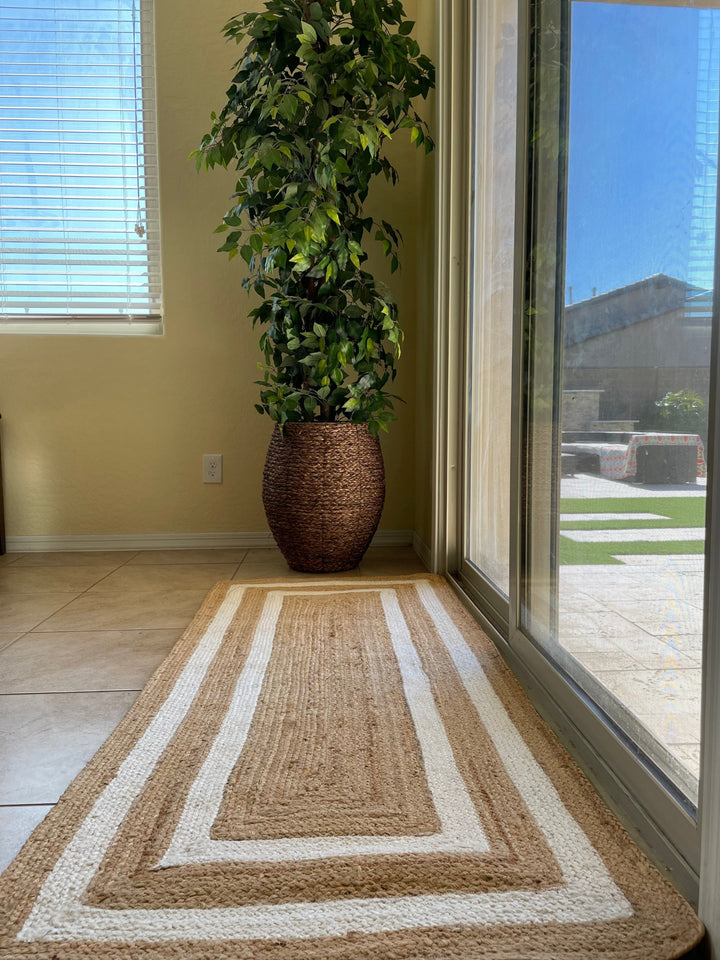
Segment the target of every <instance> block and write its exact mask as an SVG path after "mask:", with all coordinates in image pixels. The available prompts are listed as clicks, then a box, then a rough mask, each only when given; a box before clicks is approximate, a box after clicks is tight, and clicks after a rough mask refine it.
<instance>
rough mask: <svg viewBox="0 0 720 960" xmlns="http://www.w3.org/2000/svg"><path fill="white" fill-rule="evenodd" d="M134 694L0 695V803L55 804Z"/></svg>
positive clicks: (130, 703)
mask: <svg viewBox="0 0 720 960" xmlns="http://www.w3.org/2000/svg"><path fill="white" fill-rule="evenodd" d="M136 697H137V694H136V693H128V692H123V693H73V694H65V693H48V694H28V695H22V694H21V695H19V696H14V695H5V696H0V770H2V778H0V804H8V803H13V804H15V803H19V804H27V803H44V804H47V803H55V802H56V801H57V800H58V798H59V797H60V795H61V794H62V792H63V791H64V790H65V788H66V787H67V785H68V784H69V783H70V781H71V780H72V779H73V778H74V777H75V776H76V775H77V774H78V773H79V772H80V770H82V768H83V767H84V766H85V764H86V763H87V762H88V761H89V760H90V759H91V758H92V756H93V754H94V753H95V751H96V750H97V749H98V747H99V746H100V745H101V744H102V743H103V742H104V741H105V740H106V739H107V738H108V736H109V735H110V734H111V733H112V731H113V730H114V729H115V727H116V726H117V724H118V723H119V722H120V720H121V719H122V718H123V717H124V715H125V714H126V713H127V711H128V709H129V708H130V706H131V705H132V703H133V701H134V700H135V698H136Z"/></svg>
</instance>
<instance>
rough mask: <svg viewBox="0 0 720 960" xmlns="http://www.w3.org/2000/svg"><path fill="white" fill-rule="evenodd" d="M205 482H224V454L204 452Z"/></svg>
mask: <svg viewBox="0 0 720 960" xmlns="http://www.w3.org/2000/svg"><path fill="white" fill-rule="evenodd" d="M203 483H222V454H221V453H204V454H203Z"/></svg>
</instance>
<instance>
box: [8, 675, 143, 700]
mask: <svg viewBox="0 0 720 960" xmlns="http://www.w3.org/2000/svg"><path fill="white" fill-rule="evenodd" d="M149 679H150V678H149V677H148V680H149ZM141 692H142V687H117V688H114V689H112V690H85V689H83V690H7V691H0V697H49V696H53V697H62V696H71V695H73V696H74V695H75V694H78V693H98V694H102V693H141Z"/></svg>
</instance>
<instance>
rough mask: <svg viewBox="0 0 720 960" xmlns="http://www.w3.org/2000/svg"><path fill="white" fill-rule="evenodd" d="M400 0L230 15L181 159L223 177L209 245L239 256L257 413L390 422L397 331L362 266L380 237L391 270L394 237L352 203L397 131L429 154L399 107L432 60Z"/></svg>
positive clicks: (318, 2) (383, 165) (279, 1)
mask: <svg viewBox="0 0 720 960" xmlns="http://www.w3.org/2000/svg"><path fill="white" fill-rule="evenodd" d="M413 26H414V24H413V22H412V21H411V20H408V19H407V17H406V15H405V11H404V10H403V7H402V4H401V2H400V0H314V2H309V0H266V2H265V3H264V6H263V9H262V10H259V11H257V12H252V13H245V14H242V15H240V16H238V17H235V18H233V19H232V20H230V21H229V23H228V24H227V25H226V26H225V30H224V32H225V35H226V36H227V37H228V38H229V39H231V40H234V41H235V42H237V43H238V44H240V45H242V46H243V52H242V56H241V57H240V59H239V60H238V61H237V63H236V65H235V75H234V77H233V80H232V84H231V85H230V87H229V89H228V91H227V94H226V98H227V100H226V103H225V105H224V106H223V108H222V109H221V110H220V112H219V113H217V114H215V113H213V114H212V115H211V119H212V129H211V131H210V132H209V133H208V134H206V135H205V136H204V137H203V139H202V142H201V145H200V147H199V149H198V150H197V151H195V154H194V155H195V156H196V159H197V165H198V169H199V168H201V167H202V166H203V165H204V166H205V167H208V168H211V167H215V166H222V167H231V168H234V169H235V170H236V171H237V184H236V192H235V194H234V195H233V197H232V206H231V207H230V209H229V210H228V211H227V212H226V214H225V216H224V217H223V222H222V224H221V225H220V226H219V227H218V232H224V233H225V234H226V236H225V242H224V243H223V245H222V247H221V248H220V250H221V251H225V252H227V253H228V255H229V256H230V257H231V258H233V257H235V256H237V255H238V254H239V255H240V257H241V258H242V259H243V260H244V261H245V264H246V266H247V275H246V276H245V278H244V280H243V286H245V287H246V289H248V290H251V291H254V292H255V293H256V294H257V295H258V296H259V297H260V302H259V304H258V305H257V306H256V307H254V309H252V310H251V311H250V317H251V318H252V320H253V323H254V324H258V325H259V326H260V327H261V328H262V333H261V336H260V346H261V349H262V351H263V354H264V358H265V362H264V364H263V365H262V367H263V369H264V376H263V379H262V380H261V381H259V382H260V386H261V391H260V403H259V404H257V405H256V406H257V409H258V410H259V411H260V412H261V413H262V412H265V413H268V414H269V415H270V417H271V418H272V419H273V420H275V421H277V422H278V423H280V424H281V425H282V424H284V423H286V422H288V421H302V420H305V421H312V420H321V421H336V420H348V421H351V422H353V423H363V422H366V423H367V424H368V426H369V428H370V430H371V432H372V433H373V434H376V433H377V432H378V430H379V429H387V422H388V421H389V420H391V419H394V413H393V409H392V408H393V395H392V394H390V393H388V392H387V390H386V387H387V385H388V384H389V383H390V382H391V381H392V380H393V378H394V377H395V360H396V358H397V357H398V356H399V355H400V350H401V343H402V332H401V330H400V326H399V323H398V309H397V304H396V303H395V301H394V299H393V298H392V295H391V294H390V292H389V290H388V289H387V288H386V287H385V285H384V284H382V283H381V282H380V281H379V280H377V279H375V277H373V276H372V274H371V273H369V272H368V270H367V269H366V267H365V261H366V259H367V250H368V242H378V243H379V244H381V246H382V249H383V252H384V253H385V255H386V256H387V257H388V258H389V260H390V266H391V270H392V272H394V271H395V270H396V269H397V268H398V265H399V261H398V245H399V243H400V236H399V233H398V231H397V230H396V229H395V228H394V227H393V226H392V224H390V223H388V222H387V221H385V220H380V221H375V220H374V219H373V218H372V217H371V216H368V215H366V213H365V212H364V204H365V200H366V199H367V196H368V191H369V188H370V184H371V182H372V180H373V179H374V178H375V177H376V176H378V175H380V174H382V175H383V176H385V177H386V178H388V179H389V180H391V181H392V182H393V183H395V182H396V180H397V173H396V170H395V169H394V167H393V165H392V164H391V162H390V160H389V159H388V158H387V156H386V155H385V150H384V148H385V145H386V143H387V141H388V140H389V139H390V138H391V137H392V136H393V135H394V134H395V133H396V132H397V131H399V130H405V129H407V131H408V133H409V136H410V138H411V140H412V141H413V142H414V143H416V144H417V145H418V146H424V148H425V150H426V152H429V151H430V150H432V147H433V142H432V139H431V138H430V136H429V133H428V129H427V126H426V124H425V122H424V121H423V120H422V118H421V117H420V116H419V115H418V113H417V112H416V109H415V106H414V101H415V99H416V98H417V97H422V98H425V97H427V95H428V92H429V91H430V90H431V89H432V87H433V86H434V69H433V66H432V63H431V62H430V60H429V59H428V58H427V57H426V56H424V55H423V54H422V53H421V52H420V49H419V46H418V44H417V42H416V41H415V40H414V39H413V38H412V36H411V33H412V29H413Z"/></svg>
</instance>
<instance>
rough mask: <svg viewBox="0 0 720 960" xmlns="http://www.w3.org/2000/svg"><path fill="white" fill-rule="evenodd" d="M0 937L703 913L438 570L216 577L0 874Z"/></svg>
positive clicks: (63, 949) (598, 934) (125, 954)
mask: <svg viewBox="0 0 720 960" xmlns="http://www.w3.org/2000/svg"><path fill="white" fill-rule="evenodd" d="M0 927H2V930H3V933H2V937H1V938H0V957H2V958H3V960H16V958H33V960H35V958H45V960H76V958H83V960H85V958H93V960H95V958H97V960H104V958H107V960H119V958H127V960H136V958H158V960H165V958H167V960H175V958H177V960H180V958H182V960H225V958H233V960H234V958H248V960H250V958H263V960H323V958H328V960H329V958H334V960H360V958H372V960H430V958H433V960H488V958H493V960H495V958H505V960H524V958H533V960H539V958H546V960H558V958H570V957H572V958H576V960H577V958H595V957H597V958H604V960H608V958H616V960H635V958H638V960H670V958H677V957H680V956H682V955H683V954H684V952H685V951H687V950H688V949H689V948H691V947H692V946H693V945H694V944H696V943H697V942H698V940H699V939H700V937H701V935H702V929H701V927H700V924H699V923H698V920H697V918H696V917H695V916H694V914H693V913H692V911H691V910H690V908H689V907H688V906H687V904H686V903H685V902H684V901H683V900H682V899H681V898H680V897H679V896H678V895H677V894H676V893H674V891H673V890H672V889H671V888H670V887H669V886H668V885H667V884H666V883H665V882H664V880H663V879H662V878H661V877H660V875H659V874H658V873H657V872H656V870H655V869H654V868H653V867H652V866H651V865H650V864H649V862H648V861H647V860H646V859H645V858H644V856H643V855H642V854H641V853H640V852H639V851H638V849H637V848H636V847H635V846H634V845H633V844H632V843H631V841H630V840H629V839H628V837H627V835H626V834H625V832H624V831H623V829H622V828H621V827H620V826H619V824H618V823H617V822H616V821H615V820H614V819H613V817H612V816H611V815H610V814H609V813H608V811H607V809H606V808H605V807H604V806H603V804H602V803H601V802H600V800H599V799H598V797H597V796H596V794H595V793H594V791H593V790H592V788H591V787H590V786H589V784H588V783H587V781H586V780H585V779H584V778H583V777H582V775H581V774H580V773H579V771H578V769H577V768H576V766H575V765H574V763H573V762H572V761H571V760H570V758H569V757H568V755H567V754H566V753H565V751H564V750H563V749H562V747H561V746H560V745H559V744H558V742H557V741H556V739H555V738H554V736H553V735H552V734H551V732H550V731H549V730H548V728H547V727H546V726H545V725H544V724H543V722H542V721H541V720H540V718H539V717H538V715H537V714H536V713H535V712H534V710H533V709H532V707H531V706H530V704H529V702H528V701H527V699H526V698H525V696H524V694H523V693H522V691H521V689H520V687H519V686H518V684H517V683H516V682H515V680H514V679H513V677H512V675H511V674H510V673H509V671H508V670H507V669H506V667H505V666H504V664H503V662H502V660H501V659H500V657H499V655H498V654H497V652H496V650H495V648H494V646H493V645H492V644H491V643H490V641H489V640H488V639H487V638H486V637H485V636H484V634H483V633H482V632H481V630H480V629H479V628H478V626H477V625H476V624H475V622H474V621H473V620H472V619H471V618H470V617H469V616H468V615H467V614H466V613H465V611H464V610H463V608H462V606H461V605H460V604H459V602H458V601H457V600H456V598H455V597H454V595H453V594H452V591H451V590H450V588H449V587H448V586H447V585H446V584H445V583H444V582H443V581H442V580H441V579H440V578H436V577H431V576H416V577H401V578H377V579H372V580H371V579H363V578H360V577H351V578H348V579H332V578H323V579H317V578H315V579H312V580H291V581H289V582H248V583H220V584H218V585H217V586H216V587H215V588H214V589H213V590H212V592H211V593H210V594H209V596H208V598H207V599H206V601H205V603H204V605H203V607H202V609H201V610H200V612H199V613H198V614H197V616H196V618H195V620H194V621H193V623H192V625H191V626H190V627H189V629H188V630H187V632H186V633H185V635H184V637H183V639H182V640H181V641H180V642H179V643H178V644H177V646H176V647H175V649H174V650H173V652H172V653H171V655H170V656H169V657H168V659H167V660H166V661H165V663H164V664H163V665H162V666H161V667H160V669H159V670H158V671H157V673H156V674H155V676H154V677H153V678H152V680H151V681H150V683H149V684H148V686H147V687H146V688H145V690H144V691H143V693H142V694H141V695H140V697H139V699H138V700H137V702H136V704H135V705H134V707H133V708H132V710H131V711H130V713H129V714H128V716H127V717H126V718H125V720H124V721H123V722H122V723H121V724H120V726H119V727H118V729H117V730H116V732H115V733H114V734H113V736H112V737H111V738H110V740H108V742H107V743H106V744H105V745H104V747H102V748H101V750H100V751H99V752H98V754H97V755H96V756H95V758H94V759H93V761H92V762H91V763H90V764H89V766H88V767H87V768H86V769H85V770H84V771H83V773H82V774H81V775H80V776H79V777H78V778H77V779H76V781H75V782H74V783H73V784H72V785H71V787H70V788H69V789H68V791H67V792H66V794H65V795H64V797H63V798H62V799H61V801H60V803H59V804H58V805H57V807H55V809H54V810H53V811H52V813H51V814H50V816H48V818H47V819H46V820H45V821H44V822H43V823H42V824H41V825H40V826H39V827H38V829H37V830H36V831H35V833H34V834H33V835H32V837H31V838H30V840H29V841H28V843H27V844H26V846H25V848H24V849H23V850H22V852H21V853H20V854H19V856H18V857H17V859H16V860H15V861H14V863H13V864H12V865H11V866H10V867H9V868H8V870H7V871H6V872H5V874H4V875H3V877H2V878H1V879H0Z"/></svg>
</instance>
